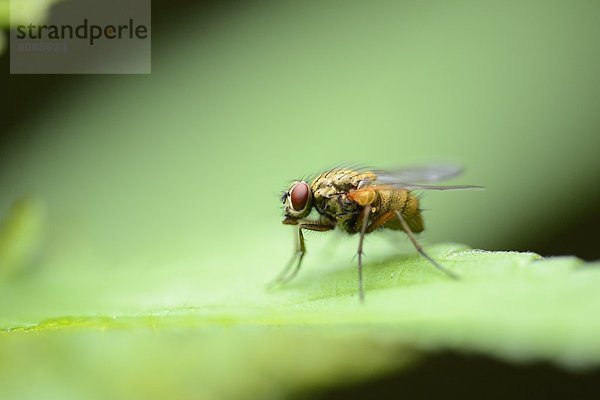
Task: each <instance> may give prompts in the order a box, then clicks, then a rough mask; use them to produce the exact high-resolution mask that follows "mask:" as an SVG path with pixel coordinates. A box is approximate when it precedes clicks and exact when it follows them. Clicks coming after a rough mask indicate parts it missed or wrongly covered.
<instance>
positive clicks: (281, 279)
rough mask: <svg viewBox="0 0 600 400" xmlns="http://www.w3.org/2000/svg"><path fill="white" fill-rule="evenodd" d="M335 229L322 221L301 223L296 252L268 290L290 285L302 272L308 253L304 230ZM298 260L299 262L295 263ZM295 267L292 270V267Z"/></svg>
mask: <svg viewBox="0 0 600 400" xmlns="http://www.w3.org/2000/svg"><path fill="white" fill-rule="evenodd" d="M333 228H335V225H330V224H326V223H322V222H320V221H314V222H313V221H310V222H308V221H307V222H300V223H298V230H297V231H296V232H297V236H296V252H295V253H294V255H293V256H292V258H291V259H290V261H289V262H288V263H287V264H286V266H285V268H283V270H282V271H281V272H280V273H279V275H277V277H276V278H275V279H274V280H273V282H271V283H270V284H269V285H268V286H267V288H272V287H274V286H277V285H283V284H285V283H288V282H289V281H291V280H292V279H294V277H295V276H296V275H297V274H298V271H300V266H301V265H302V260H303V258H304V254H305V253H306V246H305V244H304V234H303V233H302V230H303V229H307V230H309V231H318V232H325V231H329V230H332V229H333ZM296 260H298V261H297V262H295V261H296ZM294 264H295V267H294V268H293V269H292V267H293V266H294Z"/></svg>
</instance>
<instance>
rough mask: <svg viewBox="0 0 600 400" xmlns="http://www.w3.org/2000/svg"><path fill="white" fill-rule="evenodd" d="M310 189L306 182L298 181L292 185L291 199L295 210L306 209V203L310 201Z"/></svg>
mask: <svg viewBox="0 0 600 400" xmlns="http://www.w3.org/2000/svg"><path fill="white" fill-rule="evenodd" d="M309 191H310V190H309V189H308V185H307V184H306V183H304V182H298V183H296V184H295V185H294V186H293V187H292V189H291V190H290V200H291V203H292V207H293V208H294V210H296V211H302V210H304V208H305V207H306V203H308V196H309Z"/></svg>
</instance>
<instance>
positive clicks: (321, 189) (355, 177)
mask: <svg viewBox="0 0 600 400" xmlns="http://www.w3.org/2000/svg"><path fill="white" fill-rule="evenodd" d="M375 178H376V177H375V174H373V173H372V172H365V171H355V170H351V169H335V170H331V171H328V172H325V173H323V174H321V175H319V176H318V177H317V178H316V179H315V180H314V181H313V182H312V184H311V191H312V194H313V197H314V203H315V206H316V207H317V210H318V211H319V212H320V213H321V214H325V215H328V216H330V217H333V218H335V219H337V220H339V219H341V218H344V216H346V215H349V214H355V213H357V212H358V211H359V206H358V205H357V204H356V203H355V202H353V201H350V200H349V199H348V197H347V194H348V192H349V191H351V190H355V189H357V188H358V187H359V185H360V184H361V182H367V181H374V180H375Z"/></svg>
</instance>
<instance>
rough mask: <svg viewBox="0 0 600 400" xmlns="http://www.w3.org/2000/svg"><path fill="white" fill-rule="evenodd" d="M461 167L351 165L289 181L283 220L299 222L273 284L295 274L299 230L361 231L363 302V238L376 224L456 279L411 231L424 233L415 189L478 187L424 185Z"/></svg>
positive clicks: (302, 248) (302, 247)
mask: <svg viewBox="0 0 600 400" xmlns="http://www.w3.org/2000/svg"><path fill="white" fill-rule="evenodd" d="M461 172H462V169H461V168H459V167H456V166H453V165H429V166H422V167H412V168H401V169H396V170H389V171H384V170H368V169H361V168H353V167H349V168H333V169H330V170H328V171H325V172H323V173H321V174H320V175H318V176H317V177H316V178H315V179H313V180H312V181H310V182H308V181H305V180H299V181H295V182H293V183H292V185H291V186H290V187H289V189H288V190H287V191H285V192H284V193H283V195H282V197H281V200H282V202H283V204H284V208H285V217H284V220H283V223H284V224H286V225H295V226H297V241H296V252H295V254H294V256H293V257H292V258H291V260H290V261H289V263H288V264H287V265H286V266H285V268H284V269H283V271H282V272H281V273H280V274H279V275H278V277H277V278H276V279H275V281H274V282H273V284H283V283H286V282H289V281H290V280H292V279H293V278H294V277H295V276H296V275H297V274H298V271H299V270H300V266H301V265H302V260H303V258H304V255H305V253H306V247H305V244H304V234H303V230H310V231H319V232H325V231H330V230H333V229H335V228H336V227H337V228H339V229H341V230H343V231H345V232H347V233H350V234H357V233H358V234H359V239H358V251H357V255H358V293H359V298H360V300H361V302H362V301H364V288H363V277H362V268H363V264H362V258H363V242H364V238H365V235H366V234H369V233H371V232H374V231H376V230H379V229H392V230H402V231H404V232H405V233H406V235H407V236H408V238H409V239H410V241H411V242H412V244H413V246H414V247H415V249H416V250H417V252H419V254H421V255H422V256H423V257H425V258H426V259H427V260H428V261H429V262H430V263H431V264H432V265H433V266H434V267H435V268H437V269H438V270H440V271H442V272H443V273H444V274H446V275H447V276H448V277H450V278H453V279H458V275H456V274H455V273H454V272H452V271H450V270H448V269H446V268H444V267H443V266H442V265H440V264H439V263H438V262H437V261H435V260H434V259H433V258H431V257H430V256H429V255H428V254H427V253H426V252H425V250H423V248H422V247H421V245H420V244H419V242H418V241H417V239H416V237H415V235H414V234H415V233H419V232H422V231H423V229H424V226H423V218H422V215H421V210H420V208H419V199H418V198H417V197H416V196H415V195H414V194H413V191H414V190H451V189H473V188H481V187H480V186H472V185H462V186H441V185H429V184H424V183H431V182H438V181H442V180H445V179H449V178H452V177H454V176H457V175H459V174H460V173H461ZM416 182H420V183H416ZM313 208H315V209H316V211H317V212H318V217H317V218H314V219H310V218H308V216H309V214H310V213H311V211H312V209H313ZM294 265H295V267H294Z"/></svg>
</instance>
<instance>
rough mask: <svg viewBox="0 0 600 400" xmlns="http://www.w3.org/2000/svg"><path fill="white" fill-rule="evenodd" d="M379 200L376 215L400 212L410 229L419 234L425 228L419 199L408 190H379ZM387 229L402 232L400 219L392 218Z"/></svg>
mask: <svg viewBox="0 0 600 400" xmlns="http://www.w3.org/2000/svg"><path fill="white" fill-rule="evenodd" d="M378 193H379V198H378V201H377V203H378V204H377V205H376V208H377V210H376V212H375V213H376V214H377V215H382V214H383V213H386V212H390V211H396V210H397V211H400V212H401V213H402V216H403V217H404V219H405V220H406V223H407V224H408V226H409V227H410V229H411V230H412V231H413V232H415V233H419V232H422V231H423V229H425V227H424V226H423V218H422V217H421V210H420V209H419V199H418V198H417V197H416V196H414V195H413V194H412V193H410V192H409V191H408V190H397V189H391V190H388V189H383V190H378ZM384 227H385V228H388V229H395V230H400V229H402V225H401V224H400V221H398V218H392V219H391V220H390V221H389V222H387V223H386V224H385V225H384Z"/></svg>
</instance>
